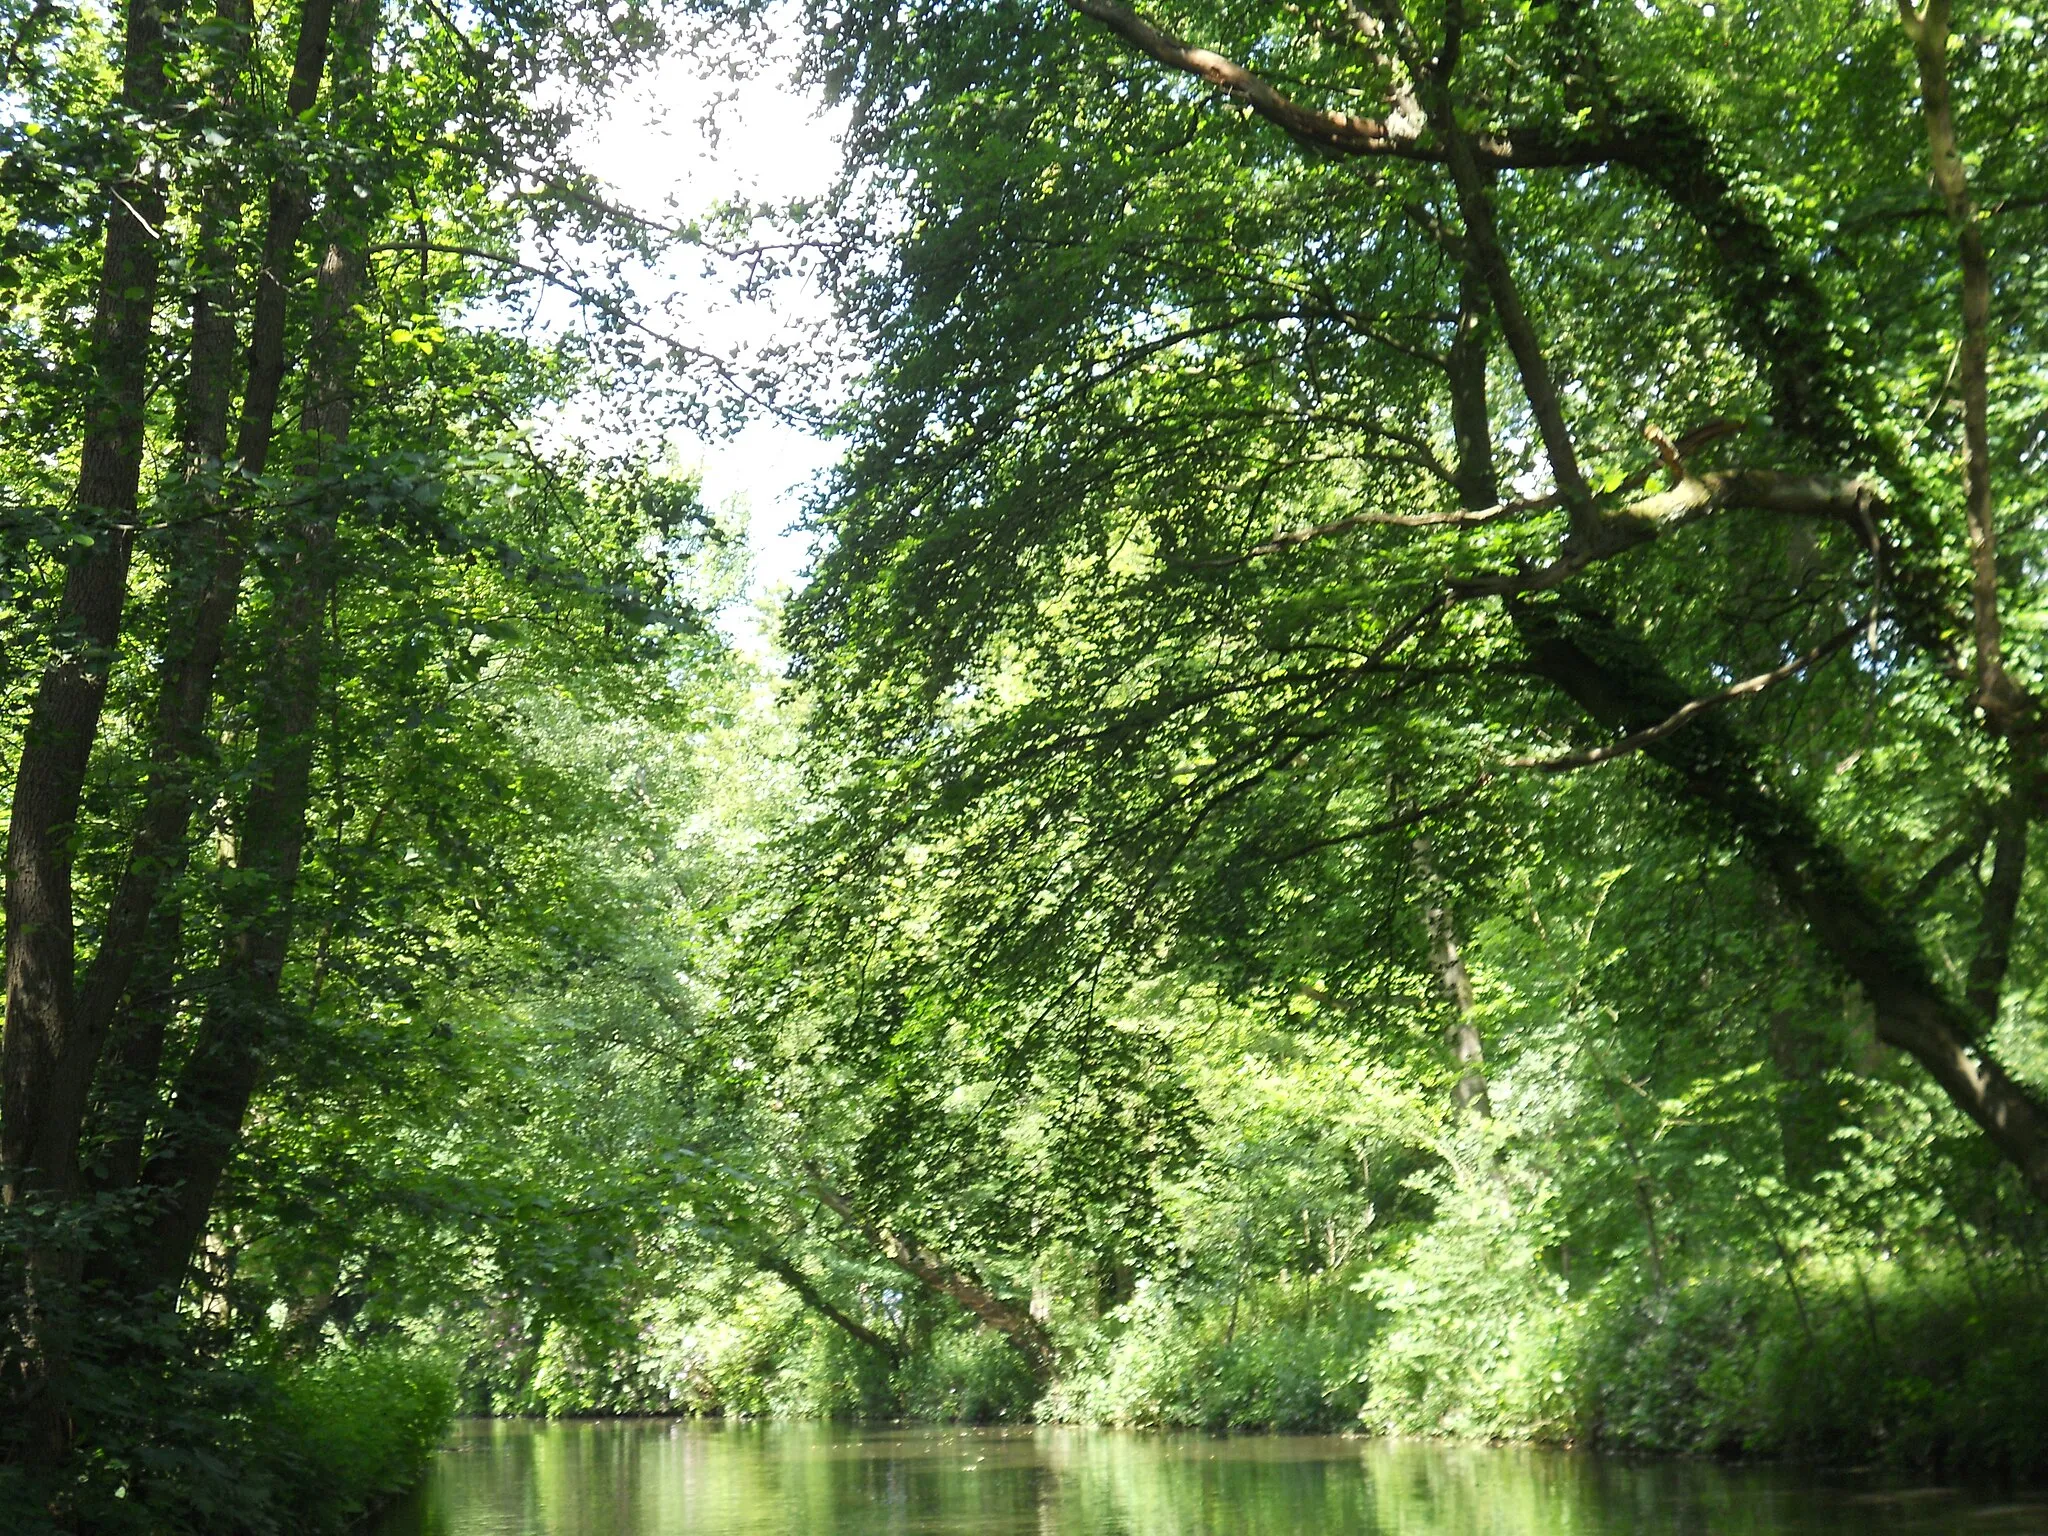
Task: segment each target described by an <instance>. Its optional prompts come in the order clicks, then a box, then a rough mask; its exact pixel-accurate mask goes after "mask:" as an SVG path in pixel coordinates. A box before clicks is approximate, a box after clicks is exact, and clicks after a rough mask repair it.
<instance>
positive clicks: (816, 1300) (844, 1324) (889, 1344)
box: [754, 1249, 903, 1369]
mask: <svg viewBox="0 0 2048 1536" xmlns="http://www.w3.org/2000/svg"><path fill="white" fill-rule="evenodd" d="M754 1262H755V1264H757V1265H759V1266H760V1267H761V1268H762V1269H764V1270H766V1271H767V1272H768V1273H769V1274H771V1275H773V1276H774V1277H775V1278H776V1279H778V1280H780V1281H781V1282H782V1283H783V1284H784V1285H786V1286H788V1287H789V1288H790V1290H791V1291H793V1292H795V1293H796V1297H797V1299H798V1300H799V1301H801V1302H802V1303H803V1304H804V1305H805V1306H807V1307H809V1308H810V1309H811V1310H812V1311H813V1312H815V1313H817V1314H818V1316H820V1317H822V1318H824V1319H825V1321H827V1322H828V1323H831V1324H832V1325H833V1326H834V1327H835V1328H838V1329H839V1330H840V1331H841V1332H843V1333H845V1334H846V1335H847V1337H849V1338H852V1339H856V1340H858V1341H859V1342H860V1343H862V1344H865V1345H866V1346H867V1347H868V1348H869V1349H872V1350H873V1351H874V1352H875V1353H876V1354H878V1355H880V1356H881V1357H882V1358H883V1359H884V1360H886V1361H888V1362H889V1365H890V1367H891V1368H892V1369H893V1368H894V1367H896V1366H899V1365H901V1364H902V1363H903V1351H902V1350H901V1349H900V1348H899V1347H898V1346H897V1344H896V1341H895V1340H893V1339H890V1338H886V1337H884V1336H883V1335H881V1334H879V1333H877V1332H875V1330H874V1329H872V1328H870V1327H869V1326H868V1325H867V1324H866V1323H863V1322H862V1321H860V1319H859V1318H857V1317H854V1316H853V1315H852V1314H851V1313H848V1312H847V1311H845V1310H844V1309H842V1308H841V1307H839V1306H837V1305H836V1304H835V1303H834V1302H833V1301H832V1299H831V1298H830V1297H828V1296H826V1295H825V1293H824V1292H823V1291H820V1290H819V1289H818V1288H817V1286H815V1285H813V1284H812V1283H811V1280H810V1277H809V1276H808V1275H806V1274H805V1273H804V1272H803V1271H802V1270H800V1269H798V1268H797V1267H796V1265H794V1264H793V1263H791V1262H790V1261H789V1260H788V1259H786V1258H784V1257H783V1256H782V1255H781V1254H779V1253H771V1252H769V1251H767V1250H766V1249H763V1250H762V1251H761V1252H759V1253H756V1254H755V1255H754Z"/></svg>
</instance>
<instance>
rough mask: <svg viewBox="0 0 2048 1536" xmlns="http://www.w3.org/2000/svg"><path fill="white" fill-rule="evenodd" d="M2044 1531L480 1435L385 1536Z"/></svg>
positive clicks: (1868, 1493) (1146, 1452)
mask: <svg viewBox="0 0 2048 1536" xmlns="http://www.w3.org/2000/svg"><path fill="white" fill-rule="evenodd" d="M1894 1531H1897V1532H1908V1531H1910V1532H1924V1533H1930V1536H1933V1533H1939V1536H1962V1533H1966V1532H1967V1533H1973V1536H1974V1533H1983V1536H2014V1533H2021V1532H2028V1533H2039V1536H2048V1497H2044V1498H2038V1499H2029V1498H2026V1497H1996V1496H1986V1495H1984V1494H1982V1493H1977V1494H1971V1493H1966V1492H1962V1491H1959V1490H1954V1489H1945V1488H1939V1487H1928V1486H1917V1485H1909V1484H1902V1483H1896V1482H1891V1483H1887V1482H1880V1481H1876V1480H1872V1479H1870V1478H1865V1477H1858V1476H1856V1475H1854V1474H1851V1473H1836V1474H1828V1473H1821V1472H1816V1471H1814V1470H1812V1469H1810V1468H1788V1467H1744V1468H1727V1467H1720V1466H1713V1465H1708V1464H1702V1463H1690V1462H1652V1461H1629V1460H1620V1459H1614V1458H1607V1457H1598V1456H1586V1455H1569V1454H1560V1453H1551V1452H1539V1451H1517V1450H1495V1449H1490V1448H1487V1447H1478V1446H1450V1447H1446V1446H1437V1445H1413V1444H1388V1443H1385V1442H1378V1441H1367V1440H1348V1439H1336V1438H1322V1437H1314V1436H1299V1437H1297V1436H1284V1437H1283V1436H1273V1437H1264V1436H1241V1437H1236V1438H1230V1439H1219V1438H1211V1437H1207V1436H1200V1435H1178V1434H1176V1435H1162V1434H1142V1433H1127V1432H1119V1431H1113V1430H1080V1429H1051V1428H1045V1429H1031V1428H1027V1429H1009V1430H1003V1429H986V1430H983V1429H929V1428H917V1429H848V1428H841V1427H837V1426H829V1425H811V1424H773V1425H736V1426H723V1425H717V1424H704V1423H688V1422H672V1421H666V1420H639V1421H628V1422H609V1423H564V1424H542V1425H536V1424H525V1423H487V1422H478V1423H471V1424H466V1425H464V1426H462V1428H461V1429H460V1430H459V1431H458V1433H457V1436H456V1438H455V1439H454V1441H453V1442H452V1444H451V1446H450V1448H449V1449H448V1450H447V1451H446V1452H445V1453H444V1454H443V1455H442V1456H441V1457H440V1459H439V1460H438V1461H437V1463H436V1464H435V1466H434V1469H433V1472H432V1474H431V1476H430V1477H429V1479H428V1482H427V1485H426V1486H425V1487H424V1488H422V1489H421V1490H420V1492H419V1493H418V1494H417V1495H415V1496H414V1497H413V1498H412V1499H410V1500H408V1501H407V1502H406V1503H405V1504H403V1505H402V1506H400V1507H399V1508H397V1509H395V1510H393V1511H392V1512H391V1513H390V1515H389V1516H387V1517H386V1519H385V1520H384V1521H383V1522H382V1523H381V1524H380V1525H379V1526H378V1527H377V1528H376V1536H680V1533H683V1532H689V1533H692V1536H897V1533H905V1536H907V1533H912V1532H917V1533H925V1536H1306V1533H1323V1532H1327V1533H1331V1536H1364V1533H1371V1536H1710V1533H1723V1532H1726V1533H1730V1536H1734V1533H1742V1536H1790V1533H1802V1536H1803V1533H1820V1532H1827V1533H1843V1536H1847V1533H1851V1532H1854V1533H1860V1536H1882V1533H1887V1532H1894Z"/></svg>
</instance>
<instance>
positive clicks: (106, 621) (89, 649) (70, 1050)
mask: <svg viewBox="0 0 2048 1536" xmlns="http://www.w3.org/2000/svg"><path fill="white" fill-rule="evenodd" d="M164 20H165V18H164V15H163V12H162V11H161V9H160V8H159V6H158V4H157V3H156V0H130V3H129V6H128V11H127V18H126V31H125V60H124V64H123V70H122V86H121V98H120V107H121V111H122V112H123V113H124V114H127V115H132V116H133V117H135V118H137V119H139V120H140V121H142V122H143V123H150V122H153V121H154V120H155V119H156V117H157V116H158V115H159V114H160V112H161V111H162V108H163V103H164ZM163 224H164V189H163V184H162V182H161V180H160V179H159V178H158V176H157V175H156V174H155V173H154V172H153V171H145V170H144V169H142V168H141V166H140V165H139V164H131V165H129V166H128V167H127V168H126V169H125V170H123V171H122V172H121V173H120V174H119V175H118V176H117V177H116V180H115V186H114V188H113V190H112V192H111V194H110V196H109V199H108V211H107V216H106V224H105V229H106V234H105V245H104V250H103V252H102V255H101V262H100V286H99V300H98V307H97V309H96V311H95V313H94V318H93V328H92V339H91V343H90V359H91V368H90V370H89V375H90V377H91V378H92V380H93V388H94V391H95V398H94V399H93V400H92V401H91V402H90V403H89V404H88V406H87V408H86V417H85V439H84V444H83V447H82V449H81V451H80V455H79V472H78V487H77V493H76V500H77V517H78V520H79V521H80V523H81V524H82V525H83V527H84V528H85V530H86V531H87V532H88V533H89V534H90V535H91V538H92V543H91V545H90V546H89V547H87V548H86V549H85V550H84V552H83V553H81V554H80V555H78V556H77V557H76V558H74V559H73V560H72V562H71V564H70V568H69V569H68V570H67V571H66V573H65V578H64V595H63V599H62V603H61V606H60V608H59V611H58V619H57V655H56V657H55V658H54V659H53V660H52V661H51V663H50V665H49V667H48V668H47V669H46V670H45V671H44V673H43V677H42V681H41V684H40V685H39V687H38V688H37V690H36V696H35V701H34V704H33V705H32V706H31V709H30V712H29V719H28V726H27V729H26V731H25V732H24V734H23V737H22V750H21V760H20V763H19V765H18V766H17V768H16V772H15V780H14V805H13V812H12V816H11V818H10V820H9V823H8V829H7V892H6V915H7V944H6V968H7V1023H6V1030H5V1036H4V1040H0V1198H4V1199H5V1201H6V1202H7V1203H8V1204H9V1205H12V1204H15V1203H16V1202H18V1201H20V1200H21V1199H23V1198H24V1197H25V1196H27V1195H29V1194H31V1193H41V1194H47V1195H52V1196H55V1197H57V1198H59V1199H62V1198H66V1197H68V1196H70V1195H71V1194H73V1193H75V1192H76V1189H77V1183H78V1167H77V1155H78V1130H79V1122H80V1119H81V1117H82V1116H83V1113H84V1109H85V1098H86V1093H87V1091H88V1089H89V1087H90V1085H91V1080H92V1068H93V1060H94V1058H95V1057H96V1055H97V1050H98V1041H97V1040H96V1039H91V1038H89V1037H88V1035H87V1034H86V1033H85V1032H84V1031H82V1030H81V1029H80V1027H79V1019H78V1013H77V1006H76V1005H77V993H76V966H77V939H76V933H75V930H74V912H73V899H74V898H73V890H72V879H71V873H72V872H71V844H72V833H73V824H74V823H75V822H76V820H77V818H78V807H79V800H80V797H81V795H82V793H83V791H84V787H85V775H86V768H87V765H88V763H89V762H90V760H91V757H92V749H93V742H94V740H95V738H96V737H97V735H98V733H99V724H100V715H101V712H102V711H103V709H104V708H105V705H106V695H107V679H108V675H109V671H110V668H111V666H112V663H113V659H114V652H115V649H116V647H117V646H118V644H119V642H120V636H121V618H122V612H123V609H124V608H125V607H126V604H127V596H128V562H129V555H130V552H131V550H132V547H133V543H134V536H135V511H136V497H137V491H138V488H139V486H140V483H141V476H142V450H143V413H144V396H145V392H146V389H147V386H148V382H149V361H150V353H151V334H150V332H151V327H152V324H153V322H154V320H155V316H156V291H157V278H158V275H159V272H160V270H161V266H162V255H161V245H162V240H163V231H162V226H163Z"/></svg>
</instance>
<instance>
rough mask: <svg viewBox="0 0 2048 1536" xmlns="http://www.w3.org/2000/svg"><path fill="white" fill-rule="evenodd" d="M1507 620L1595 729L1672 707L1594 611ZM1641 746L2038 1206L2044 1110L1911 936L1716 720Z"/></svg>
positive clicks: (1656, 674) (2046, 1138)
mask: <svg viewBox="0 0 2048 1536" xmlns="http://www.w3.org/2000/svg"><path fill="white" fill-rule="evenodd" d="M1510 612H1511V614H1512V615H1513V618H1514V621H1515V624H1516V627H1517V628H1518V630H1519V631H1520V632H1521V635H1522V639H1523V642H1524V644H1525V645H1526V646H1527V648H1528V652H1529V656H1530V660H1531V662H1532V663H1533V664H1534V667H1535V669H1536V671H1537V672H1538V673H1539V674H1540V675H1542V676H1543V677H1545V678H1547V679H1549V680H1550V681H1551V682H1552V683H1554V684H1555V685H1556V686H1557V687H1558V688H1559V689H1560V690H1561V691H1562V692H1564V693H1565V694H1566V695H1567V696H1568V697H1570V698H1571V699H1572V700H1573V701H1574V702H1575V703H1577V704H1578V705H1579V707H1580V708H1581V709H1583V710H1584V711H1585V712H1586V714H1587V715H1589V716H1590V717H1591V718H1592V719H1594V720H1595V721H1597V722H1599V723H1600V724H1601V725H1602V726H1604V727H1606V728H1607V729H1609V730H1612V731H1615V732H1618V733H1628V732H1632V731H1640V730H1645V729H1647V728H1649V727H1650V726H1653V725H1655V724H1656V723H1657V722H1659V721H1662V720H1665V719H1668V718H1669V717H1670V715H1671V713H1672V711H1673V710H1674V709H1675V708H1676V707H1677V706H1678V704H1679V703H1682V702H1683V701H1684V699H1685V697H1686V692H1685V690H1684V689H1682V688H1680V687H1678V686H1677V684H1676V683H1675V682H1674V681H1673V680H1672V679H1671V678H1670V677H1669V676H1668V675H1667V674H1666V673H1665V672H1664V671H1663V670H1662V668H1661V667H1660V666H1659V665H1658V664H1657V662H1656V660H1655V659H1654V658H1653V657H1651V656H1650V655H1649V654H1648V652H1647V651H1646V650H1645V649H1644V648H1643V647H1642V646H1641V645H1640V644H1639V643H1638V642H1636V641H1634V640H1633V639H1632V638H1630V637H1629V636H1626V635H1624V634H1622V633H1620V632H1619V631H1618V630H1617V629H1616V628H1615V627H1614V625H1613V623H1612V622H1611V621H1610V620H1609V619H1608V618H1607V617H1606V616H1605V615H1604V614H1601V613H1599V612H1597V611H1595V610H1593V609H1591V608H1589V607H1585V606H1568V605H1567V604H1566V603H1565V602H1561V601H1560V602H1546V603H1514V604H1512V605H1511V606H1510ZM1644 750H1645V752H1646V754H1647V755H1648V756H1650V757H1652V758H1653V759H1655V760H1656V761H1657V762H1659V763H1661V764H1662V765H1663V766H1664V767H1665V768H1667V769H1669V770H1670V771H1671V772H1672V773H1673V774H1675V775H1676V776H1677V778H1678V780H1679V782H1680V783H1681V784H1682V785H1683V786H1684V788H1685V791H1686V793H1687V794H1688V795H1689V796H1690V797H1691V798H1692V799H1693V800H1694V801H1696V802H1697V803H1699V804H1700V805H1702V806H1704V807H1706V808H1707V809H1708V810H1709V811H1711V812H1712V813H1713V814H1714V816H1715V817H1716V818H1717V819H1718V820H1719V821H1720V822H1721V823H1722V824H1723V825H1724V826H1726V827H1727V828H1728V829H1729V830H1730V831H1731V832H1733V833H1734V835H1735V837H1736V838H1737V839H1738V840H1739V842H1740V843H1741V844H1742V846H1743V847H1744V849H1745V850H1746V851H1747V853H1748V854H1749V857H1750V859H1751V861H1752V862H1753V863H1754V864H1755V866H1756V868H1757V870H1758V872H1759V873H1760V874H1762V875H1763V876H1764V878H1765V879H1767V880H1768V881H1769V882H1770V883H1771V885H1772V887H1773V888H1774V889H1776V891H1777V892H1778V895H1779V896H1780V898H1781V899H1783V901H1784V902H1785V904H1786V905H1787V906H1788V907H1790V908H1791V909H1792V910H1793V911H1794V912H1796V913H1798V914H1799V916H1800V917H1801V919H1802V920H1803V921H1804V923H1805V925H1806V928H1807V931H1808V932H1809V933H1810V934H1811V935H1812V937H1813V940H1814V943H1815V944H1816V945H1817V946H1818V948H1819V949H1820V951H1821V953H1822V954H1823V955H1825V956H1826V957H1827V958H1828V960H1829V961H1831V962H1832V963H1833V964H1834V965H1835V967H1836V968H1837V969H1838V970H1839V971H1840V972H1841V974H1842V975H1843V976H1844V977H1846V978H1847V979H1848V980H1850V981H1853V982H1855V983H1856V984H1857V985H1858V986H1859V987H1860V988H1861V989H1862V991H1863V995H1864V997H1865V998H1866V1000H1867V1001H1868V1002H1869V1004H1870V1006H1871V1008H1872V1010H1873V1011H1874V1014H1875V1017H1876V1025H1877V1034H1878V1038H1879V1039H1881V1040H1882V1041H1884V1042H1885V1044H1887V1045H1891V1046H1895V1047H1897V1048H1898V1049H1900V1050H1902V1051H1905V1052H1906V1053H1907V1054H1908V1055H1910V1056H1912V1057H1913V1059H1914V1060H1915V1061H1917V1062H1918V1063H1919V1064H1920V1065H1921V1067H1922V1068H1923V1069H1925V1070H1926V1072H1927V1073H1928V1075H1929V1076H1931V1077H1932V1078H1933V1079H1934V1080H1935V1082H1937V1083H1938V1084H1940V1085H1941V1088H1942V1091H1943V1092H1944V1093H1946V1094H1947V1095H1948V1096H1949V1099H1950V1100H1951V1101H1952V1102H1953V1103H1954V1104H1955V1105H1956V1107H1957V1108H1958V1109H1960V1110H1962V1112H1963V1113H1964V1114H1966V1115H1968V1116H1969V1117H1970V1118H1971V1119H1972V1120H1974V1121H1975V1122H1976V1123H1977V1124H1978V1125H1979V1126H1980V1127H1982V1128H1983V1130H1984V1133H1985V1135H1986V1136H1987V1137H1988V1138H1989V1140H1990V1142H1991V1144H1992V1145H1993V1146H1994V1147H1996V1148H1997V1149H1998V1151H1999V1153H2000V1155H2001V1156H2003V1157H2004V1158H2006V1159H2007V1160H2008V1161H2009V1162H2011V1163H2012V1164H2013V1166H2015V1167H2016V1168H2018V1169H2019V1171H2020V1173H2021V1175H2022V1177H2024V1178H2025V1180H2026V1182H2027V1186H2028V1188H2029V1189H2030V1190H2031V1191H2032V1192H2033V1194H2034V1195H2035V1197H2036V1198H2037V1199H2040V1200H2043V1201H2048V1111H2044V1109H2043V1107H2042V1106H2041V1105H2040V1104H2039V1103H2037V1102H2036V1101H2035V1099H2034V1098H2033V1097H2032V1095H2030V1094H2029V1093H2028V1092H2027V1091H2026V1089H2024V1088H2023V1087H2021V1086H2020V1085H2019V1084H2018V1083H2016V1082H2014V1081H2013V1079H2012V1078H2011V1077H2010V1076H2009V1075H2008V1074H2007V1073H2006V1071H2005V1069H2004V1068H2003V1067H2002V1066H2001V1065H2000V1064H1999V1063H1998V1062H1997V1061H1996V1060H1995V1059H1993V1057H1992V1056H1991V1055H1990V1053H1989V1052H1988V1051H1986V1050H1985V1049H1984V1048H1983V1047H1982V1046H1981V1045H1980V1044H1978V1043H1976V1042H1975V1040H1974V1038H1973V1037H1974V1035H1975V1025H1976V1020H1974V1019H1973V1018H1972V1017H1971V1015H1970V1013H1969V1012H1968V1011H1967V1010H1966V1009H1964V1008H1963V1007H1962V1006H1961V1005H1959V1004H1958V1003H1956V1002H1954V1001H1952V1000H1951V999H1950V998H1948V997H1947V996H1946V995H1944V994H1943V992H1942V991H1941V989H1940V988H1939V986H1937V985H1936V983H1935V981H1934V971H1933V967H1931V966H1930V965H1929V964H1928V962H1927V958H1926V955H1925V953H1924V951H1923V950H1922V948H1921V946H1920V942H1919V939H1918V936H1917V935H1916V934H1915V933H1914V932H1913V930H1912V928H1911V926H1910V925H1909V924H1908V923H1907V922H1906V921H1904V920H1903V919H1902V918H1901V917H1900V916H1898V915H1897V914H1895V913H1893V912H1891V911H1888V910H1887V909H1885V908H1884V907H1882V906H1881V905H1879V903H1878V902H1877V900H1876V899H1875V897H1873V896H1872V894H1871V890H1870V886H1869V884H1868V883H1867V882H1866V881H1864V880H1862V879H1861V878H1859V877H1858V875H1857V872H1856V871H1855V869H1854V868H1853V867H1852V866H1851V865H1850V863H1849V861H1848V859H1847V857H1846V856H1845V855H1844V854H1843V853H1842V851H1841V850H1840V849H1839V848H1837V847H1835V846H1834V845H1833V844H1832V843H1830V842H1828V841H1827V840H1826V839H1825V838H1824V837H1823V836H1822V835H1821V832H1820V830H1819V828H1818V827H1816V826H1815V825H1814V823H1813V820H1812V818H1811V817H1810V816H1808V815H1807V813H1806V812H1805V811H1804V810H1803V809H1801V808H1800V807H1799V806H1797V805H1794V804H1792V803H1791V802H1789V801H1787V800H1785V799H1783V798H1782V797H1781V796H1779V795H1778V794H1777V793H1776V792H1774V791H1773V790H1772V788H1771V787H1770V786H1769V784H1768V781H1767V779H1766V777H1765V775H1764V773H1763V771H1762V769H1761V767H1760V766H1759V764H1758V763H1757V761H1756V758H1755V755H1754V754H1753V753H1752V752H1751V751H1750V749H1749V748H1748V746H1747V745H1746V744H1745V743H1744V742H1742V741H1741V740H1740V739H1739V738H1738V737H1737V736H1736V735H1735V734H1734V733H1733V731H1731V730H1730V729H1729V728H1728V727H1727V726H1726V725H1724V724H1723V723H1722V722H1721V721H1719V720H1717V719H1714V718H1713V717H1711V716H1703V717H1701V718H1700V719H1698V720H1695V721H1694V722H1692V723H1691V724H1690V725H1688V726H1687V727H1686V728H1685V729H1683V730H1681V731H1676V732H1673V733H1672V734H1670V735H1668V736H1664V737H1660V738H1658V739H1657V740H1655V741H1652V742H1650V743H1649V744H1648V745H1647V746H1646V747H1645V748H1644Z"/></svg>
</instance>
